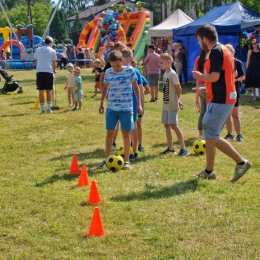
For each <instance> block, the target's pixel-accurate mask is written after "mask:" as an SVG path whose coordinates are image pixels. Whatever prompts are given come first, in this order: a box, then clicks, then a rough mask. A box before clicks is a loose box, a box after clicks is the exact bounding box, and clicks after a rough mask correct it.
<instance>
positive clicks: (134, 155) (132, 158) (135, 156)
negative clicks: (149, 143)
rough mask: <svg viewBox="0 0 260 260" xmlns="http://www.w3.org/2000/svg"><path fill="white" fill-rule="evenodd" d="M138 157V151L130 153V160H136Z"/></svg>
mask: <svg viewBox="0 0 260 260" xmlns="http://www.w3.org/2000/svg"><path fill="white" fill-rule="evenodd" d="M136 158H138V153H134V154H130V161H131V162H132V161H134V160H135V159H136Z"/></svg>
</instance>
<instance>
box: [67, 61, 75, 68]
mask: <svg viewBox="0 0 260 260" xmlns="http://www.w3.org/2000/svg"><path fill="white" fill-rule="evenodd" d="M66 67H72V68H73V67H74V66H73V64H72V63H71V62H70V63H67V65H66Z"/></svg>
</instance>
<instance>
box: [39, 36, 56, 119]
mask: <svg viewBox="0 0 260 260" xmlns="http://www.w3.org/2000/svg"><path fill="white" fill-rule="evenodd" d="M52 43H53V39H52V38H51V37H50V36H48V37H46V39H45V46H42V47H40V48H38V49H36V51H35V54H34V59H35V65H36V80H37V87H38V89H39V98H40V104H41V113H40V114H44V113H45V111H44V91H46V93H47V113H48V114H51V113H52V111H51V97H52V96H51V91H52V89H53V78H54V75H53V73H56V61H57V55H56V51H55V50H54V49H53V48H52Z"/></svg>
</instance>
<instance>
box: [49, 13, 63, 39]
mask: <svg viewBox="0 0 260 260" xmlns="http://www.w3.org/2000/svg"><path fill="white" fill-rule="evenodd" d="M53 11H54V9H53ZM65 20H66V13H65V11H64V10H63V9H60V10H57V12H56V14H55V16H54V18H53V21H52V23H51V26H50V35H51V36H52V37H53V38H55V39H57V40H58V42H61V41H64V40H65V39H66V38H67V29H66V23H65V22H64V21H65Z"/></svg>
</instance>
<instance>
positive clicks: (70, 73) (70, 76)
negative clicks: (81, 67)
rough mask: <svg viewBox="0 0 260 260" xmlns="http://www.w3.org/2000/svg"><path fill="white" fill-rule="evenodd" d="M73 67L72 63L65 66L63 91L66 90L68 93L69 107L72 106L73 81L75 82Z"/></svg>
mask: <svg viewBox="0 0 260 260" xmlns="http://www.w3.org/2000/svg"><path fill="white" fill-rule="evenodd" d="M73 69H74V66H73V64H72V63H68V64H67V70H68V74H67V81H66V86H65V88H64V89H65V90H67V93H68V102H69V107H72V106H73V103H74V96H73V86H74V81H75V76H74V73H73Z"/></svg>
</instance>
